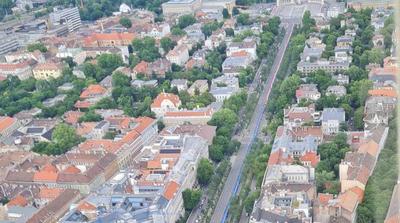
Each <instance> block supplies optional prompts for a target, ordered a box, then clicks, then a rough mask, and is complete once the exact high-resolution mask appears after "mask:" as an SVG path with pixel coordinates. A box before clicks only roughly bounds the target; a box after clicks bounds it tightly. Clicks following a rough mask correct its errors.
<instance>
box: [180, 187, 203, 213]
mask: <svg viewBox="0 0 400 223" xmlns="http://www.w3.org/2000/svg"><path fill="white" fill-rule="evenodd" d="M182 198H183V207H184V208H185V210H186V211H191V210H193V208H195V207H196V206H197V204H198V203H199V202H200V198H201V191H200V190H191V189H185V190H184V191H182Z"/></svg>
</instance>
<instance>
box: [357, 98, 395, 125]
mask: <svg viewBox="0 0 400 223" xmlns="http://www.w3.org/2000/svg"><path fill="white" fill-rule="evenodd" d="M396 104H397V98H395V97H386V96H371V97H369V98H368V99H367V101H366V102H365V107H364V128H365V129H374V128H375V127H376V126H378V125H387V124H388V123H389V119H390V117H392V115H393V114H392V113H393V111H394V109H395V107H396Z"/></svg>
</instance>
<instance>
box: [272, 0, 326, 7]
mask: <svg viewBox="0 0 400 223" xmlns="http://www.w3.org/2000/svg"><path fill="white" fill-rule="evenodd" d="M305 2H307V3H319V4H324V0H306V1H303V0H278V1H277V2H276V5H277V6H285V5H286V6H287V5H300V4H302V3H305Z"/></svg>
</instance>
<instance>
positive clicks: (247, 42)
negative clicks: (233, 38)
mask: <svg viewBox="0 0 400 223" xmlns="http://www.w3.org/2000/svg"><path fill="white" fill-rule="evenodd" d="M241 51H244V52H247V53H248V54H250V56H251V58H252V59H253V60H255V59H256V58H257V42H256V40H255V39H254V38H250V37H248V38H245V39H244V40H243V41H242V42H232V43H230V44H229V46H228V47H227V49H226V55H227V56H228V57H231V56H233V54H235V53H238V52H241Z"/></svg>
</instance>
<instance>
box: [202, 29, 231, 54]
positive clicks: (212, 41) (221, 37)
mask: <svg viewBox="0 0 400 223" xmlns="http://www.w3.org/2000/svg"><path fill="white" fill-rule="evenodd" d="M225 38H226V33H225V30H223V29H217V30H215V31H214V32H213V33H212V34H211V36H209V37H208V38H207V39H206V41H204V46H205V47H206V49H208V50H213V49H215V48H217V47H218V46H219V45H220V44H221V43H222V42H224V41H225Z"/></svg>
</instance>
